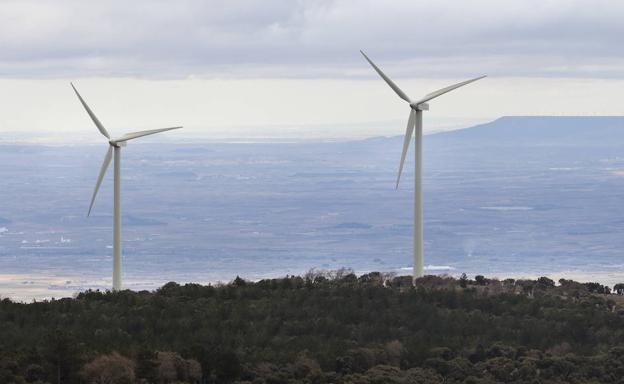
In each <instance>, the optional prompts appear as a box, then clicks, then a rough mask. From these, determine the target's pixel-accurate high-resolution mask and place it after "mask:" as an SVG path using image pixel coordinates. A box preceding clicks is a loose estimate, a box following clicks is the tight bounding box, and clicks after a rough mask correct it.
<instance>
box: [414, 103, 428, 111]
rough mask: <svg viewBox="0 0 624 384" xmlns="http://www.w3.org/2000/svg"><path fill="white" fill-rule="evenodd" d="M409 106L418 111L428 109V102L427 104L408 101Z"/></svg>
mask: <svg viewBox="0 0 624 384" xmlns="http://www.w3.org/2000/svg"><path fill="white" fill-rule="evenodd" d="M410 107H412V108H413V109H416V110H418V111H428V110H429V104H427V103H420V104H416V103H410Z"/></svg>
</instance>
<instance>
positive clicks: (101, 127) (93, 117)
mask: <svg viewBox="0 0 624 384" xmlns="http://www.w3.org/2000/svg"><path fill="white" fill-rule="evenodd" d="M69 84H71V86H72V88H73V89H74V92H76V96H78V99H80V102H81V103H82V106H83V107H84V109H86V110H87V113H88V114H89V116H90V117H91V120H93V122H94V123H95V126H96V127H97V129H99V130H100V132H101V133H102V135H104V136H106V138H107V139H109V140H110V135H109V134H108V132H107V131H106V128H104V126H103V125H102V123H100V120H98V118H97V116H95V113H93V111H92V110H91V108H89V106H88V105H87V103H85V101H84V99H83V98H82V96H80V93H78V90H76V87H74V84H72V83H69Z"/></svg>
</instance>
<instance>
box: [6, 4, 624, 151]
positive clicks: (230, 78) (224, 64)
mask: <svg viewBox="0 0 624 384" xmlns="http://www.w3.org/2000/svg"><path fill="white" fill-rule="evenodd" d="M623 17H624V2H617V1H596V0H594V1H574V0H561V1H559V0H557V1H553V0H550V1H549V0H540V1H532V0H523V1H501V0H498V1H485V0H482V1H457V0H453V1H446V0H442V1H440V0H437V1H414V0H409V1H362V0H358V1H355V0H354V1H332V0H319V1H294V0H263V1H236V0H223V1H190V0H189V1H153V0H150V1H147V0H146V1H143V0H133V1H106V2H104V1H100V2H88V1H63V0H58V1H28V0H15V1H11V0H4V1H1V2H0V36H1V37H2V38H1V39H0V132H3V133H4V134H5V136H6V135H9V136H11V137H17V136H20V135H36V136H37V137H40V138H42V139H45V138H46V137H49V136H50V137H51V136H54V135H56V134H57V133H59V132H63V133H66V132H72V133H76V134H78V135H81V134H85V135H86V137H91V138H94V139H97V136H96V137H93V136H94V135H97V131H95V128H94V127H92V126H91V125H90V121H89V120H88V117H87V115H86V114H85V113H84V111H82V110H81V107H80V105H79V104H78V102H77V100H76V99H75V96H74V95H73V93H72V92H71V88H70V87H69V84H68V82H69V81H70V80H72V81H75V83H76V85H77V86H78V89H79V90H80V91H81V92H82V93H83V96H84V97H85V98H86V100H87V102H88V103H90V104H91V106H92V108H93V109H94V111H95V112H96V114H97V115H98V116H99V117H100V119H101V120H102V121H103V122H104V124H105V125H106V126H107V127H108V128H110V129H109V130H110V131H112V132H118V133H121V132H123V131H124V130H125V129H126V128H128V129H131V128H136V129H142V128H149V127H152V126H161V125H162V126H167V125H169V124H177V123H182V124H184V125H185V126H186V127H187V129H186V132H185V135H191V136H194V135H201V136H207V137H214V138H223V137H240V138H247V137H252V138H255V137H305V138H311V137H328V138H329V137H336V138H338V137H339V138H342V137H365V136H374V135H386V134H400V133H401V132H402V131H403V129H404V127H403V125H404V123H405V122H404V120H406V117H407V114H408V112H409V110H408V109H407V107H406V106H405V105H404V104H403V103H402V102H401V100H400V99H399V98H398V97H396V95H394V94H393V93H392V91H391V90H390V89H389V88H388V87H387V86H386V85H385V84H384V83H383V81H382V80H381V79H379V78H378V77H377V75H376V74H375V72H374V71H373V70H372V69H371V68H370V67H369V65H368V64H367V63H366V62H365V61H364V60H363V58H362V57H361V56H360V54H359V52H358V51H359V49H363V50H365V51H366V52H367V53H368V54H369V56H370V57H371V58H372V59H373V60H375V61H376V62H377V64H378V65H379V66H381V67H382V68H383V69H384V70H385V71H386V73H388V74H389V75H390V76H391V77H392V78H394V79H395V80H396V82H397V83H398V84H399V86H401V88H403V89H404V91H406V93H408V94H409V95H411V96H412V97H413V98H417V97H419V96H421V95H422V94H424V93H427V92H429V91H432V90H434V89H436V88H439V87H443V86H445V85H447V83H453V82H456V81H460V80H463V79H466V78H470V77H474V76H477V75H481V74H488V75H489V77H488V78H487V79H484V80H482V81H480V82H477V83H475V84H472V85H470V86H468V87H466V88H463V89H461V90H458V91H455V92H454V93H453V94H449V95H445V96H444V97H441V98H440V99H438V100H436V102H435V103H432V105H431V107H432V108H431V111H430V112H429V113H428V114H427V116H426V123H425V124H426V129H427V130H432V129H444V128H452V127H462V126H469V125H471V124H474V123H476V122H480V121H486V120H489V119H493V118H496V117H498V116H502V115H510V114H572V115H593V114H611V115H619V114H622V112H623V110H624V104H623V103H622V102H621V95H620V90H624V65H623V64H624V60H623V58H624V44H622V43H621V41H620V40H621V36H623V35H624V24H623V23H622V18H623ZM87 129H91V130H90V131H86V130H87ZM5 140H6V137H5Z"/></svg>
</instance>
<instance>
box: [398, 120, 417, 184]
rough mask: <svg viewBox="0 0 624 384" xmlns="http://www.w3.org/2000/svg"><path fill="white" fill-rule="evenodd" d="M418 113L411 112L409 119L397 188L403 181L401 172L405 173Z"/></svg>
mask: <svg viewBox="0 0 624 384" xmlns="http://www.w3.org/2000/svg"><path fill="white" fill-rule="evenodd" d="M415 120H416V111H414V110H413V109H411V110H410V115H409V119H407V128H406V129H405V138H404V139H403V152H402V153H401V164H400V165H399V175H398V176H397V181H396V187H395V189H398V188H399V181H400V180H401V172H402V171H403V164H404V163H405V156H407V149H408V148H409V145H410V141H411V140H412V132H414V127H415V126H416V121H415Z"/></svg>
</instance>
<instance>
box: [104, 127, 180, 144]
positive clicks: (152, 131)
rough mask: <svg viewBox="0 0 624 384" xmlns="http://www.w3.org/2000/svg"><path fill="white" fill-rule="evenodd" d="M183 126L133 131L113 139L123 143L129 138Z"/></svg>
mask: <svg viewBox="0 0 624 384" xmlns="http://www.w3.org/2000/svg"><path fill="white" fill-rule="evenodd" d="M180 128H182V127H171V128H160V129H148V130H147V131H139V132H132V133H126V134H125V135H123V136H121V137H120V138H119V139H115V140H113V142H115V143H121V142H123V141H128V140H132V139H136V138H138V137H143V136H147V135H153V134H155V133H160V132H165V131H171V130H172V129H180Z"/></svg>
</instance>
